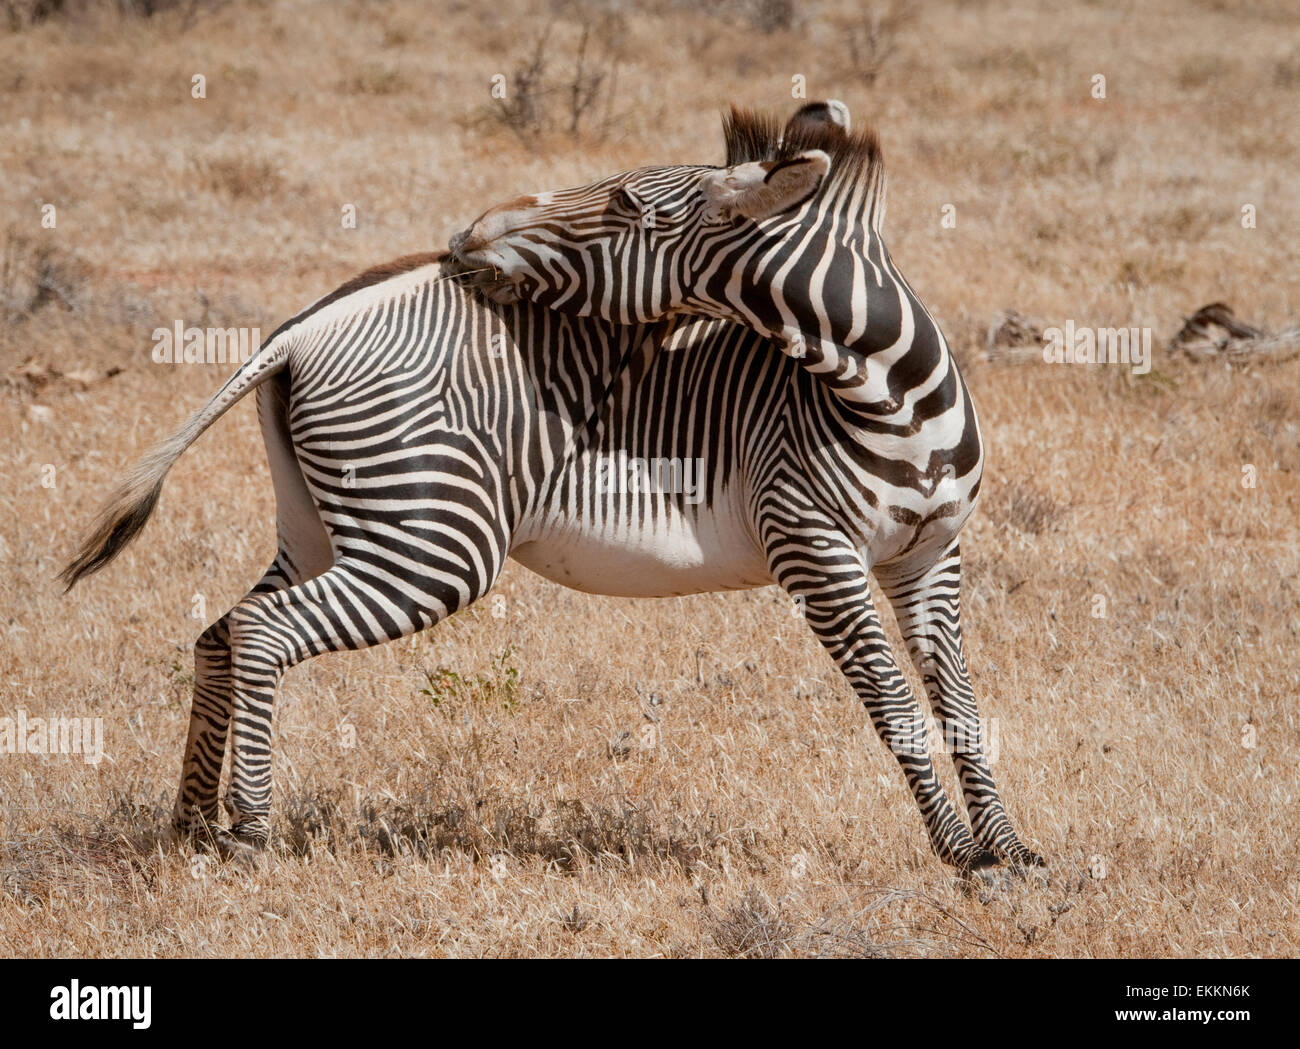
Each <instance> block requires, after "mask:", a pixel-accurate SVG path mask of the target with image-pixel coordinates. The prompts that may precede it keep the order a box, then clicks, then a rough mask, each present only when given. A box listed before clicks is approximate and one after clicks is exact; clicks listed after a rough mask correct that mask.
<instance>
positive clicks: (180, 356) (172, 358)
mask: <svg viewBox="0 0 1300 1049" xmlns="http://www.w3.org/2000/svg"><path fill="white" fill-rule="evenodd" d="M261 345H262V329H261V328H194V327H191V328H187V327H186V326H185V322H184V321H180V320H178V321H176V322H175V323H173V324H172V326H171V327H170V328H154V330H153V360H154V363H155V364H243V363H244V362H245V361H246V360H248V359H249V358H250V357H252V356H253V354H255V353H256V352H257V349H258V347H259V346H261Z"/></svg>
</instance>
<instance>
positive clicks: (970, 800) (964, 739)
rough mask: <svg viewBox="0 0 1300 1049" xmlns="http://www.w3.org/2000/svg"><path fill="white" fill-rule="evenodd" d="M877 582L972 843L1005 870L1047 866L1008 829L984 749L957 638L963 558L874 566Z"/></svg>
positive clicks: (953, 552)
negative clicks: (934, 727)
mask: <svg viewBox="0 0 1300 1049" xmlns="http://www.w3.org/2000/svg"><path fill="white" fill-rule="evenodd" d="M876 578H877V579H879V580H880V584H881V586H882V587H883V588H884V591H885V594H886V595H887V596H888V598H889V601H890V604H891V605H893V608H894V614H895V615H896V616H897V618H898V626H899V629H900V630H901V631H902V634H903V638H904V640H905V641H906V643H907V651H908V654H909V655H910V656H911V659H912V662H913V664H914V665H915V666H916V669H917V671H918V672H919V673H920V675H921V678H922V680H923V681H924V682H925V690H926V694H927V695H928V696H929V700H930V706H931V708H932V709H933V711H934V713H935V717H936V718H937V719H938V720H939V724H940V726H941V728H942V730H943V733H944V739H945V742H947V743H948V744H949V745H950V746H951V747H952V758H953V764H954V766H955V767H956V770H957V778H958V779H959V780H960V782H961V787H962V794H963V797H964V799H965V802H966V811H967V813H968V815H969V816H970V822H971V830H972V831H973V832H974V835H975V840H976V841H977V842H978V843H979V844H980V845H981V846H982V847H983V848H985V849H988V850H990V851H991V852H993V853H995V854H996V855H998V856H999V857H1001V858H1002V859H1004V860H1007V861H1008V862H1010V863H1014V864H1018V865H1021V866H1025V867H1040V866H1045V864H1044V861H1043V858H1042V857H1041V856H1039V855H1038V854H1037V853H1035V852H1033V851H1031V850H1030V849H1028V848H1026V847H1025V845H1024V844H1022V843H1021V841H1020V838H1019V836H1018V835H1017V834H1016V831H1015V828H1014V827H1012V825H1011V820H1010V819H1009V818H1008V816H1007V813H1006V810H1005V809H1004V808H1003V805H1002V798H1001V796H1000V795H999V794H998V788H997V785H996V784H995V783H994V781H993V772H992V769H991V768H990V767H989V762H988V757H987V756H986V754H985V750H984V741H985V737H986V733H985V732H984V723H983V722H982V721H981V719H980V716H979V710H978V709H977V707H976V703H975V690H974V689H973V688H972V687H971V682H970V674H969V673H968V671H967V668H966V653H965V649H964V646H963V645H962V638H961V552H960V549H959V547H958V546H957V544H956V543H953V545H952V546H950V547H949V548H948V549H947V550H946V551H944V553H943V555H942V556H940V558H939V559H938V561H936V562H934V563H933V564H931V565H929V566H927V567H919V568H918V567H911V568H909V567H907V566H877V568H876Z"/></svg>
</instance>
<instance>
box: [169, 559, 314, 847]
mask: <svg viewBox="0 0 1300 1049" xmlns="http://www.w3.org/2000/svg"><path fill="white" fill-rule="evenodd" d="M288 585H289V575H288V571H287V569H286V565H285V563H284V554H283V552H281V553H280V554H279V555H278V556H277V557H276V559H275V561H273V562H272V563H271V566H270V567H269V568H268V569H267V570H266V573H265V574H264V575H263V576H262V578H261V580H260V581H259V582H258V584H257V585H256V586H255V587H254V588H253V590H252V591H251V593H252V594H260V593H270V592H273V591H276V590H283V589H284V588H285V587H287V586H288ZM232 611H233V610H232ZM231 700H232V697H231V677H230V612H227V613H226V614H225V615H224V616H222V617H221V618H220V619H218V620H217V621H216V622H215V623H213V624H212V625H211V626H209V627H208V628H207V629H206V630H204V631H203V633H202V634H200V635H199V639H198V641H196V642H195V644H194V698H193V699H192V700H191V702H190V731H189V738H188V739H187V740H186V743H185V759H184V762H183V763H182V765H181V785H180V789H179V790H178V791H177V793H176V805H175V808H174V809H173V812H172V826H173V828H174V829H175V831H176V833H177V834H179V835H181V836H182V837H200V838H208V839H211V838H213V837H214V836H215V831H216V829H217V813H218V804H217V793H218V790H219V787H220V783H221V766H222V764H223V762H224V761H225V755H226V733H227V731H228V729H229V726H230V713H231Z"/></svg>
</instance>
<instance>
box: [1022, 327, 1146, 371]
mask: <svg viewBox="0 0 1300 1049" xmlns="http://www.w3.org/2000/svg"><path fill="white" fill-rule="evenodd" d="M1043 360H1044V361H1045V362H1047V363H1048V364H1128V365H1131V366H1132V368H1133V374H1134V375H1145V374H1146V373H1147V372H1149V371H1150V370H1151V329H1150V328H1085V327H1082V326H1078V325H1076V324H1075V323H1074V321H1072V320H1067V321H1066V322H1065V328H1064V329H1061V328H1044V329H1043Z"/></svg>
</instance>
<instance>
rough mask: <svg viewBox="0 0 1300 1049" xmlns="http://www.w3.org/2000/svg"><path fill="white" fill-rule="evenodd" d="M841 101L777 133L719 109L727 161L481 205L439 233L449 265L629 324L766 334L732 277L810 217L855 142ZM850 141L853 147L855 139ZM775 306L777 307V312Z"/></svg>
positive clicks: (764, 121) (762, 312)
mask: <svg viewBox="0 0 1300 1049" xmlns="http://www.w3.org/2000/svg"><path fill="white" fill-rule="evenodd" d="M847 128H848V110H847V108H846V107H845V106H844V104H843V103H842V102H836V101H831V102H818V103H809V104H808V105H806V106H804V107H803V108H802V109H800V110H799V111H798V112H797V113H796V114H795V115H794V117H793V118H791V120H790V121H789V123H788V124H786V125H785V127H784V128H782V127H781V126H780V125H779V124H778V123H776V122H774V121H773V120H772V119H771V118H769V117H765V116H759V115H757V114H753V113H749V112H744V111H740V110H737V109H735V108H733V109H732V112H731V115H730V117H729V118H727V119H726V120H725V122H724V131H725V134H726V141H727V152H728V157H727V164H726V166H724V167H710V166H685V165H677V166H671V167H649V168H639V169H637V170H635V171H628V172H624V173H622V174H619V175H613V176H611V177H609V178H605V179H601V180H600V181H598V182H594V183H591V184H590V185H587V186H582V187H579V188H576V189H568V190H558V191H551V192H546V193H540V194H536V195H534V196H527V197H520V198H518V199H516V200H512V201H510V202H508V203H506V204H502V205H499V206H497V207H494V208H491V209H490V210H488V211H486V212H485V213H484V214H483V215H482V216H480V217H479V219H478V220H477V221H476V222H475V223H474V224H473V225H472V226H470V228H469V229H467V230H465V231H464V232H462V233H460V234H458V235H457V236H456V237H455V238H453V239H452V241H451V250H452V253H453V255H454V256H455V258H456V260H457V262H458V263H459V266H460V268H462V269H470V268H474V269H479V270H481V271H484V272H486V273H490V274H491V275H492V276H491V279H490V280H489V281H488V282H487V283H485V289H486V290H487V291H488V294H489V295H491V296H492V297H493V298H495V299H496V300H497V301H498V302H509V301H515V300H516V299H519V298H526V299H529V300H531V301H533V302H536V303H539V304H541V305H544V306H549V307H551V308H554V309H559V310H563V311H566V312H571V313H576V314H579V315H582V316H589V315H595V316H599V317H602V318H604V319H605V320H609V321H616V322H620V323H635V322H644V321H653V320H657V319H659V318H660V317H663V316H666V315H668V314H671V313H676V312H685V313H696V314H704V315H708V316H718V317H726V318H729V319H733V320H739V321H741V322H742V323H748V324H750V325H751V326H753V327H758V328H763V329H769V330H770V329H771V328H772V325H771V323H770V322H771V321H772V320H773V319H774V309H773V304H772V303H771V302H766V301H765V302H747V301H745V299H746V296H747V295H748V296H750V297H753V296H754V295H755V294H756V289H755V288H754V287H753V286H752V283H748V282H741V283H740V284H736V283H735V282H733V281H732V279H731V278H732V276H733V274H734V272H735V271H736V269H737V267H738V266H740V265H742V264H743V262H744V260H746V259H752V258H756V257H764V256H769V255H774V254H779V252H780V250H781V246H782V245H790V244H799V243H802V242H803V239H804V237H803V234H801V232H800V231H801V230H805V229H811V228H814V227H816V226H817V225H818V223H819V221H820V220H819V218H818V216H817V214H816V212H817V211H818V210H819V201H820V200H821V198H822V197H823V196H824V193H823V190H824V188H825V187H826V186H827V185H828V184H829V183H831V182H833V181H835V180H834V178H833V169H834V167H835V165H836V164H837V163H839V162H840V157H841V155H842V156H844V157H849V158H851V156H852V154H853V149H854V148H857V147H860V146H861V145H862V143H864V142H865V143H868V144H869V145H870V147H871V148H873V149H874V138H872V137H871V136H870V133H868V134H867V137H866V138H865V139H862V140H861V142H860V141H859V139H858V137H855V136H852V135H850V134H849V132H848V129H847ZM855 144H857V146H856V147H855ZM778 312H779V311H778Z"/></svg>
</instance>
